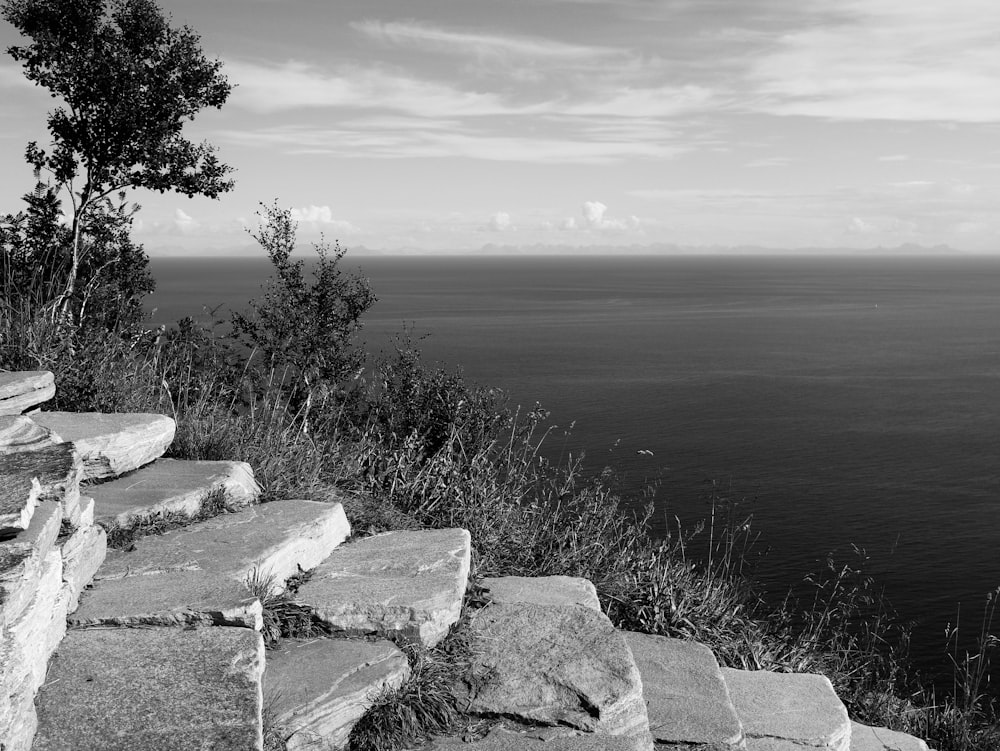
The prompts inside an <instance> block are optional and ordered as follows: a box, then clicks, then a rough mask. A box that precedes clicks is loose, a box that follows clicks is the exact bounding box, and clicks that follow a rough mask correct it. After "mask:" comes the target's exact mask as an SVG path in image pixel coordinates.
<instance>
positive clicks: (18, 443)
mask: <svg viewBox="0 0 1000 751" xmlns="http://www.w3.org/2000/svg"><path fill="white" fill-rule="evenodd" d="M54 443H58V441H57V440H56V438H54V437H53V436H52V431H51V430H49V429H48V428H43V427H42V426H41V425H39V424H38V423H36V422H35V421H34V420H32V419H31V418H30V417H28V416H27V415H0V454H15V453H17V452H19V451H35V450H36V449H40V448H45V447H46V446H51V445H53V444H54Z"/></svg>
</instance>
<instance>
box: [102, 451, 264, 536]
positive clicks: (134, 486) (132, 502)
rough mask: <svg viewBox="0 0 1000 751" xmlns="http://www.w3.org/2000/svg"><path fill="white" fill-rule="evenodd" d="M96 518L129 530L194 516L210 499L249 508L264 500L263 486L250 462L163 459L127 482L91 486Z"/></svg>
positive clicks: (126, 477) (137, 472)
mask: <svg viewBox="0 0 1000 751" xmlns="http://www.w3.org/2000/svg"><path fill="white" fill-rule="evenodd" d="M87 492H88V493H89V494H90V495H92V496H93V497H94V501H95V502H96V507H95V516H96V518H97V520H98V521H100V522H102V523H104V524H105V525H107V524H113V523H116V524H122V525H127V524H129V523H130V522H132V521H134V520H136V519H147V518H150V517H153V516H158V515H162V514H166V513H180V514H187V515H188V516H192V515H194V514H196V513H197V512H198V511H199V510H200V509H201V504H202V502H203V501H204V500H205V497H206V496H207V495H209V494H210V493H213V492H222V493H223V494H224V496H225V503H226V506H227V507H228V508H230V509H236V508H240V507H243V506H249V505H251V504H253V503H255V502H256V501H257V498H258V497H259V496H260V486H259V485H257V481H256V480H254V476H253V470H252V469H251V468H250V465H249V464H247V463H246V462H208V461H184V460H181V459H158V460H157V461H155V462H153V463H152V464H147V465H146V466H145V467H142V468H141V469H137V470H136V471H135V472H132V473H130V474H128V475H125V476H124V477H119V478H117V479H115V480H109V481H108V482H103V483H101V484H100V485H91V486H90V487H88V488H87Z"/></svg>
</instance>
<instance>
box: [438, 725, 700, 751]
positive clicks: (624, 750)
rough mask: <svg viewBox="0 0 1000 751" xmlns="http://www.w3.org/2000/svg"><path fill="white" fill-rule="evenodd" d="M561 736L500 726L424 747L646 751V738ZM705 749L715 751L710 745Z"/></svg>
mask: <svg viewBox="0 0 1000 751" xmlns="http://www.w3.org/2000/svg"><path fill="white" fill-rule="evenodd" d="M562 733H563V734H562V735H561V736H553V735H552V734H551V733H546V732H539V731H537V730H531V731H525V732H518V731H515V730H507V729H504V728H497V729H495V730H493V731H491V732H490V734H489V735H487V736H486V737H485V738H483V739H482V740H479V741H472V742H471V743H469V742H466V741H463V740H462V739H461V738H437V739H435V740H433V741H431V743H430V745H428V746H421V747H420V751H531V749H538V751H643V749H646V748H648V745H646V744H645V743H644V742H643V741H641V740H638V739H636V738H628V737H621V736H607V735H592V734H587V733H568V732H566V731H562ZM705 751H714V749H706V750H705Z"/></svg>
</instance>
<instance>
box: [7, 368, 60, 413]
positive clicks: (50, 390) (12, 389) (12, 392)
mask: <svg viewBox="0 0 1000 751" xmlns="http://www.w3.org/2000/svg"><path fill="white" fill-rule="evenodd" d="M55 395H56V386H55V379H54V378H53V376H52V373H50V372H49V371H47V370H23V371H15V372H3V373H0V415H17V414H20V413H21V412H23V411H24V410H26V409H28V408H29V407H33V406H35V405H36V404H41V403H42V402H46V401H48V400H49V399H51V398H52V397H53V396H55Z"/></svg>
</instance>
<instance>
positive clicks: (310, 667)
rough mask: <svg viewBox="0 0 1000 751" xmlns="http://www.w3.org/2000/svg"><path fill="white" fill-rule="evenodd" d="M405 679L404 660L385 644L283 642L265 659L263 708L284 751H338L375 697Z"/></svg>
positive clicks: (330, 640) (340, 640)
mask: <svg viewBox="0 0 1000 751" xmlns="http://www.w3.org/2000/svg"><path fill="white" fill-rule="evenodd" d="M409 675H410V666H409V664H408V662H407V660H406V656H405V655H404V654H403V653H402V652H401V651H400V650H399V649H398V648H397V647H396V646H395V645H394V644H392V643H391V642H388V641H382V640H380V641H374V642H369V641H363V640H356V639H313V640H310V641H291V640H286V641H282V642H281V643H280V645H279V646H278V648H277V649H274V650H272V651H270V652H268V653H267V670H266V671H265V672H264V697H265V706H267V707H268V708H269V710H270V711H271V712H272V713H273V717H274V721H275V724H276V725H277V726H279V727H280V728H281V737H282V739H283V740H284V741H285V744H286V748H287V751H299V749H325V748H341V747H342V746H344V745H345V744H346V743H347V739H348V736H349V735H350V733H351V729H352V728H353V727H354V725H355V723H357V721H358V720H360V719H361V717H362V715H364V713H365V712H366V711H368V709H369V708H370V707H371V706H372V703H373V701H374V699H375V697H377V696H378V695H379V694H380V693H381V692H383V691H385V690H386V689H394V688H399V686H401V685H402V684H403V682H404V681H405V680H406V679H407V678H408V677H409Z"/></svg>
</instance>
